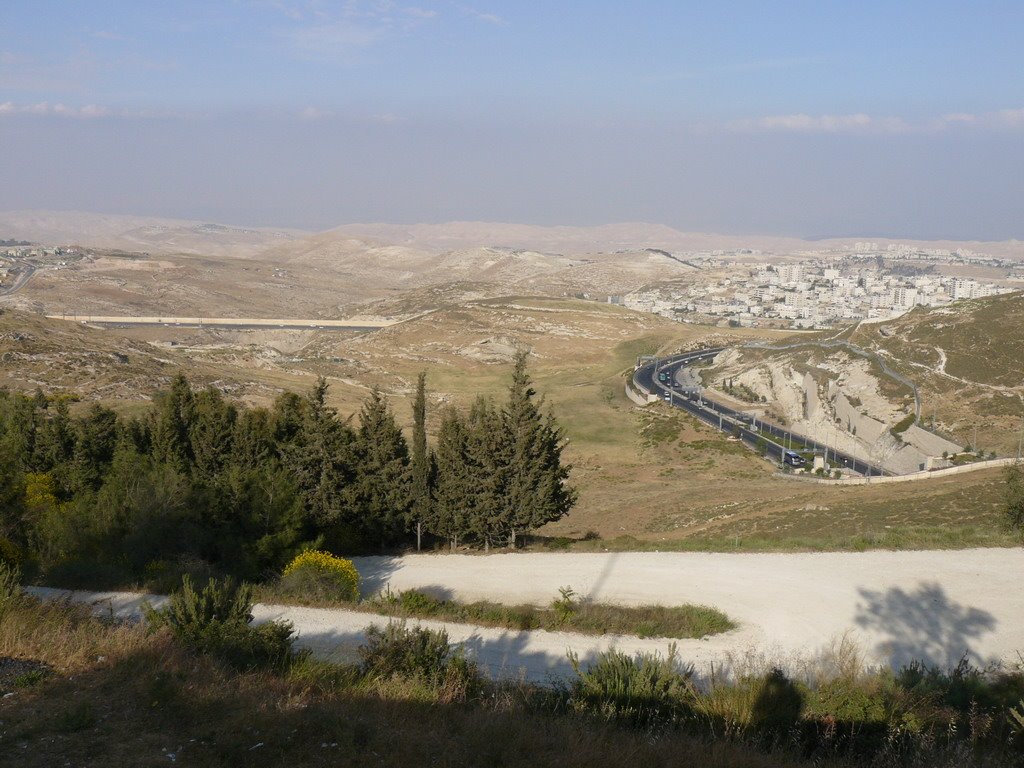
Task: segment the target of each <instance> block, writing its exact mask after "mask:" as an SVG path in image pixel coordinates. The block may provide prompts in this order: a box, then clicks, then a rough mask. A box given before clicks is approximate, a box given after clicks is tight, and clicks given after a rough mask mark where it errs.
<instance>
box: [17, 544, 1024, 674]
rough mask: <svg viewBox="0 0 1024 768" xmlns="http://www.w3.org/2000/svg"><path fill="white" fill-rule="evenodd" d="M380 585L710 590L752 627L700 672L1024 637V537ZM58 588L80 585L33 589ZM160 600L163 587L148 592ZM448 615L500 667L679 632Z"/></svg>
mask: <svg viewBox="0 0 1024 768" xmlns="http://www.w3.org/2000/svg"><path fill="white" fill-rule="evenodd" d="M355 562H356V566H357V568H358V569H359V572H360V573H361V574H362V576H363V580H364V586H366V587H367V589H368V590H369V591H375V590H378V589H382V588H383V587H384V586H385V585H389V586H390V587H391V588H392V589H395V590H399V589H411V588H418V589H424V590H427V591H431V592H433V593H435V594H437V595H441V596H445V597H454V598H458V599H461V600H483V599H486V600H493V601H495V602H504V603H510V604H515V603H533V604H536V605H547V604H549V603H550V602H551V600H552V599H553V598H555V597H556V596H557V595H558V588H559V587H561V586H566V585H568V586H572V587H573V588H574V589H575V590H576V592H577V593H579V594H580V595H581V596H582V597H584V598H590V599H594V600H598V601H601V602H610V603H619V604H625V605H642V604H651V603H658V604H662V605H679V604H682V603H703V604H706V605H712V606H715V607H717V608H719V609H721V610H722V611H724V612H725V613H727V614H728V615H729V616H730V617H732V618H733V619H734V620H735V621H737V622H738V623H739V627H738V628H737V629H735V630H733V631H731V632H727V633H724V634H721V635H716V636H713V637H709V638H707V639H705V640H680V641H677V643H676V644H677V647H678V651H679V653H680V656H681V657H682V659H683V660H684V661H688V662H692V663H693V664H694V665H695V667H696V672H697V674H698V675H700V676H706V675H707V674H708V673H709V671H710V669H711V665H712V664H714V666H715V669H716V670H721V668H722V666H723V665H728V664H729V663H735V662H737V660H742V659H745V658H747V659H750V658H753V659H760V660H762V661H763V663H768V664H778V665H780V666H783V667H785V668H788V669H790V670H793V671H797V672H798V671H799V669H800V667H801V664H802V662H804V661H806V660H807V659H810V658H814V657H817V656H819V655H820V654H821V653H822V652H823V651H825V650H827V649H828V648H829V647H830V646H832V645H834V644H836V643H838V642H840V641H841V640H842V639H843V638H846V639H847V640H849V641H850V642H852V643H855V644H857V645H858V646H859V647H860V648H861V649H862V650H863V651H864V653H865V655H866V656H867V658H868V659H869V660H870V661H871V662H872V663H877V664H884V665H893V666H897V667H898V666H901V665H904V664H907V663H909V662H910V661H911V660H914V659H917V660H921V661H924V662H926V663H929V664H933V665H938V666H942V667H950V666H955V665H956V663H957V662H958V661H959V660H960V659H961V657H963V656H965V655H966V656H967V658H968V659H969V660H971V661H972V662H974V663H977V664H983V663H988V662H996V661H1003V662H1006V663H1014V662H1016V661H1017V658H1018V657H1017V652H1018V651H1019V650H1024V591H1022V590H1021V589H1020V588H1019V580H1020V574H1021V573H1024V549H1021V548H1014V549H987V550H986V549H973V550H960V551H942V552H884V551H876V552H863V553H857V552H828V553H786V554H721V553H657V552H626V553H603V554H602V553H515V554H502V555H490V556H481V555H409V556H406V557H401V558H391V557H371V558H357V559H356V561H355ZM34 591H35V592H36V593H37V594H41V595H43V596H48V597H60V596H63V595H66V594H67V593H64V592H59V591H57V590H38V589H36V590H34ZM149 597H150V599H155V598H153V597H152V596H149ZM72 598H73V599H76V600H80V601H83V602H90V603H96V604H97V610H98V611H100V612H103V613H106V614H108V615H109V614H110V613H113V614H114V615H118V616H138V615H139V607H140V604H141V603H142V601H143V600H144V599H146V598H147V596H146V595H140V594H135V593H85V592H78V593H74V594H73V595H72ZM254 615H255V616H256V619H257V621H267V620H269V619H285V620H288V621H291V622H293V623H294V625H295V629H296V631H297V632H298V633H299V642H300V644H301V645H302V646H304V647H308V648H311V649H312V650H313V651H314V652H315V653H316V654H317V655H319V656H321V657H324V658H341V659H352V658H354V649H355V647H356V646H358V645H359V644H360V643H362V642H363V640H364V638H365V631H366V628H367V627H368V626H369V625H370V624H373V623H377V624H381V623H382V622H386V621H387V618H386V617H381V616H375V615H373V614H366V613H358V612H355V611H344V610H334V609H317V608H301V607H293V606H281V605H259V606H256V608H255V609H254ZM423 623H424V624H425V625H427V626H431V627H435V628H440V627H443V628H444V629H446V630H447V631H448V633H449V637H450V638H451V640H452V641H454V642H458V643H463V644H465V645H466V647H467V648H468V650H469V651H470V652H471V653H472V654H473V655H474V656H475V657H476V658H477V659H478V660H479V661H480V663H481V664H482V665H483V666H484V667H486V668H487V669H488V670H489V671H490V672H491V673H492V674H493V675H496V676H518V675H520V674H523V675H525V677H526V678H527V679H529V680H534V681H540V682H542V681H544V680H545V679H546V678H548V677H550V676H555V677H563V676H567V675H570V674H571V668H570V666H569V663H568V659H567V658H566V651H567V650H569V649H572V650H574V651H576V652H578V653H579V654H580V656H581V658H583V659H584V660H587V659H592V658H593V657H594V656H596V654H597V653H599V652H601V651H602V650H605V649H607V648H610V647H613V646H614V647H618V648H620V649H621V650H623V651H626V652H628V653H633V652H637V651H656V652H661V653H665V652H666V651H667V650H668V647H669V644H670V643H669V641H667V640H664V639H655V638H649V639H640V638H636V637H617V636H605V637H592V636H586V635H577V634H570V633H562V632H543V631H534V632H517V631H510V630H501V629H488V628H481V627H473V626H470V625H465V624H444V625H442V624H440V623H438V622H423Z"/></svg>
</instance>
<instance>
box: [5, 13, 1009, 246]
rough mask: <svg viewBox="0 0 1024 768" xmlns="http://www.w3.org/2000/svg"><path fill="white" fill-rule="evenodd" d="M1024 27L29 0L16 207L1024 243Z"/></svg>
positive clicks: (11, 81)
mask: <svg viewBox="0 0 1024 768" xmlns="http://www.w3.org/2000/svg"><path fill="white" fill-rule="evenodd" d="M1022 36H1024V3H1022V2H1020V0H1005V1H1004V2H984V1H983V0H975V1H974V2H941V0H930V1H929V2H924V1H923V0H919V1H917V2H914V1H912V0H904V1H903V2H898V3H894V2H891V0H889V1H888V2H872V1H870V0H862V1H861V2H856V3H853V2H845V1H840V0H835V1H833V2H829V1H828V0H813V1H811V0H808V2H763V0H757V1H754V0H752V1H751V2H727V1H718V2H683V1H682V0H676V1H675V2H671V1H666V2H636V3H622V2H603V1H601V0H591V1H589V2H583V1H582V0H580V1H579V2H559V1H558V0H547V2H541V1H539V0H537V1H534V0H519V1H518V2H512V1H511V0H508V1H506V2H498V0H490V1H488V0H473V2H467V3H462V2H449V1H448V0H421V1H420V2H418V3H417V4H415V5H413V4H408V3H405V2H389V1H387V0H378V2H371V1H362V0H347V1H346V0H340V1H339V2H329V1H328V0H267V1H266V2H260V1H258V0H254V1H252V2H247V1H246V0H233V1H231V0H222V1H220V2H218V1H217V0H203V1H202V2H186V1H184V0H176V1H175V2H170V3H157V2H140V1H139V0H130V1H128V0H126V1H124V2H91V1H89V0H78V1H77V2H67V0H65V1H63V2H47V1H46V0H4V2H3V3H0V209H15V208H49V209H77V210H88V211H101V212H112V213H135V214H153V215H162V216H180V217H187V218H201V219H212V220H219V221H225V222H228V223H238V224H265V225H277V226H299V227H310V228H326V227H330V226H332V225H335V224H341V223H346V222H355V221H389V222H419V221H445V220H452V219H486V220H496V221H515V222H532V223H541V224H557V223H562V224H597V223H606V222H616V221H637V220H644V221H652V222H660V223H665V224H668V225H671V226H674V227H677V228H679V229H684V230H704V231H721V232H737V233H746V232H763V233H778V234H794V235H804V236H825V235H844V236H845V235H856V234H864V235H869V234H877V235H904V236H915V237H933V238H938V237H950V238H977V239H1005V238H1011V237H1018V238H1024V215H1022V211H1024V75H1022V72H1024V60H1022V59H1021V47H1020V45H1021V42H1020V41H1021V39H1022ZM0 236H2V233H0Z"/></svg>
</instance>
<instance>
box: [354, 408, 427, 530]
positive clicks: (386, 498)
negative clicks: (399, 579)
mask: <svg viewBox="0 0 1024 768" xmlns="http://www.w3.org/2000/svg"><path fill="white" fill-rule="evenodd" d="M355 455H356V472H355V474H356V477H355V481H354V482H353V484H352V486H351V493H350V494H349V498H350V499H351V501H352V513H354V515H355V516H356V519H355V521H354V522H356V524H357V526H358V527H359V528H360V529H362V531H363V532H364V533H365V535H366V536H367V537H375V538H377V539H379V541H380V543H381V545H382V546H386V545H387V544H391V543H394V542H395V540H396V539H397V537H398V536H399V535H400V534H401V533H402V532H403V530H404V528H405V526H406V524H407V522H408V520H409V512H410V507H411V501H412V495H411V492H410V491H411V480H412V477H411V474H410V471H409V448H408V445H406V442H405V437H403V435H402V430H401V429H399V427H398V424H397V423H396V422H395V417H394V414H392V413H391V409H390V408H389V407H388V403H387V400H386V399H385V398H384V396H383V395H382V394H381V392H380V390H377V389H374V390H373V391H372V392H371V393H370V396H369V397H368V398H367V399H366V400H365V401H364V402H363V407H362V410H361V411H360V415H359V431H358V433H357V438H356V443H355Z"/></svg>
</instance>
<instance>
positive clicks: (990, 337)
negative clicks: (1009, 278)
mask: <svg viewBox="0 0 1024 768" xmlns="http://www.w3.org/2000/svg"><path fill="white" fill-rule="evenodd" d="M850 340H851V341H852V342H853V343H855V344H857V345H859V346H862V347H864V348H866V349H870V350H875V351H877V352H878V353H879V354H880V355H882V356H883V358H884V359H885V360H886V361H888V362H889V364H890V365H892V366H893V367H894V368H895V369H896V370H898V371H899V372H901V373H903V374H904V375H906V376H907V377H908V378H910V379H912V380H913V381H914V382H916V383H917V385H918V388H919V391H920V398H921V406H922V415H923V419H924V421H925V422H927V423H929V424H930V423H932V421H933V420H934V423H935V426H936V428H937V429H938V430H939V431H940V432H944V433H947V434H949V435H951V436H952V438H953V439H954V440H955V441H956V442H958V443H961V444H963V445H966V444H972V446H973V444H974V443H975V441H976V442H977V447H978V448H981V449H983V450H986V451H996V452H997V453H999V454H1001V455H1011V456H1012V455H1015V454H1016V451H1017V447H1018V445H1019V442H1020V439H1021V434H1022V432H1021V430H1022V428H1024V293H1010V294H1005V295H1003V296H995V297H991V298H986V299H977V300H972V301H961V302H956V303H954V304H951V305H950V306H948V307H943V308H924V307H921V308H918V309H915V310H914V311H912V312H909V313H907V314H906V315H903V316H902V317H900V318H898V319H897V320H894V321H892V322H890V323H885V324H881V325H867V324H863V325H861V326H860V327H858V328H857V329H856V330H855V331H854V332H853V333H852V334H851V336H850ZM975 434H977V437H975Z"/></svg>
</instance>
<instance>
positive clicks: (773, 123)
mask: <svg viewBox="0 0 1024 768" xmlns="http://www.w3.org/2000/svg"><path fill="white" fill-rule="evenodd" d="M725 128H726V130H729V131H732V132H736V133H852V134H858V133H859V134H907V133H938V132H941V131H946V130H956V129H986V130H1012V129H1017V128H1024V109H1004V110H1000V111H997V112H985V113H980V114H974V113H970V112H953V113H949V114H946V115H943V116H941V117H938V118H934V119H930V120H924V121H921V122H911V121H908V120H906V119H904V118H902V117H891V116H885V117H876V116H873V115H868V114H865V113H863V112H857V113H852V114H843V115H830V114H825V115H809V114H805V113H802V112H800V113H796V114H789V115H768V116H766V117H757V118H746V119H743V120H734V121H732V122H730V123H726V125H725Z"/></svg>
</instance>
